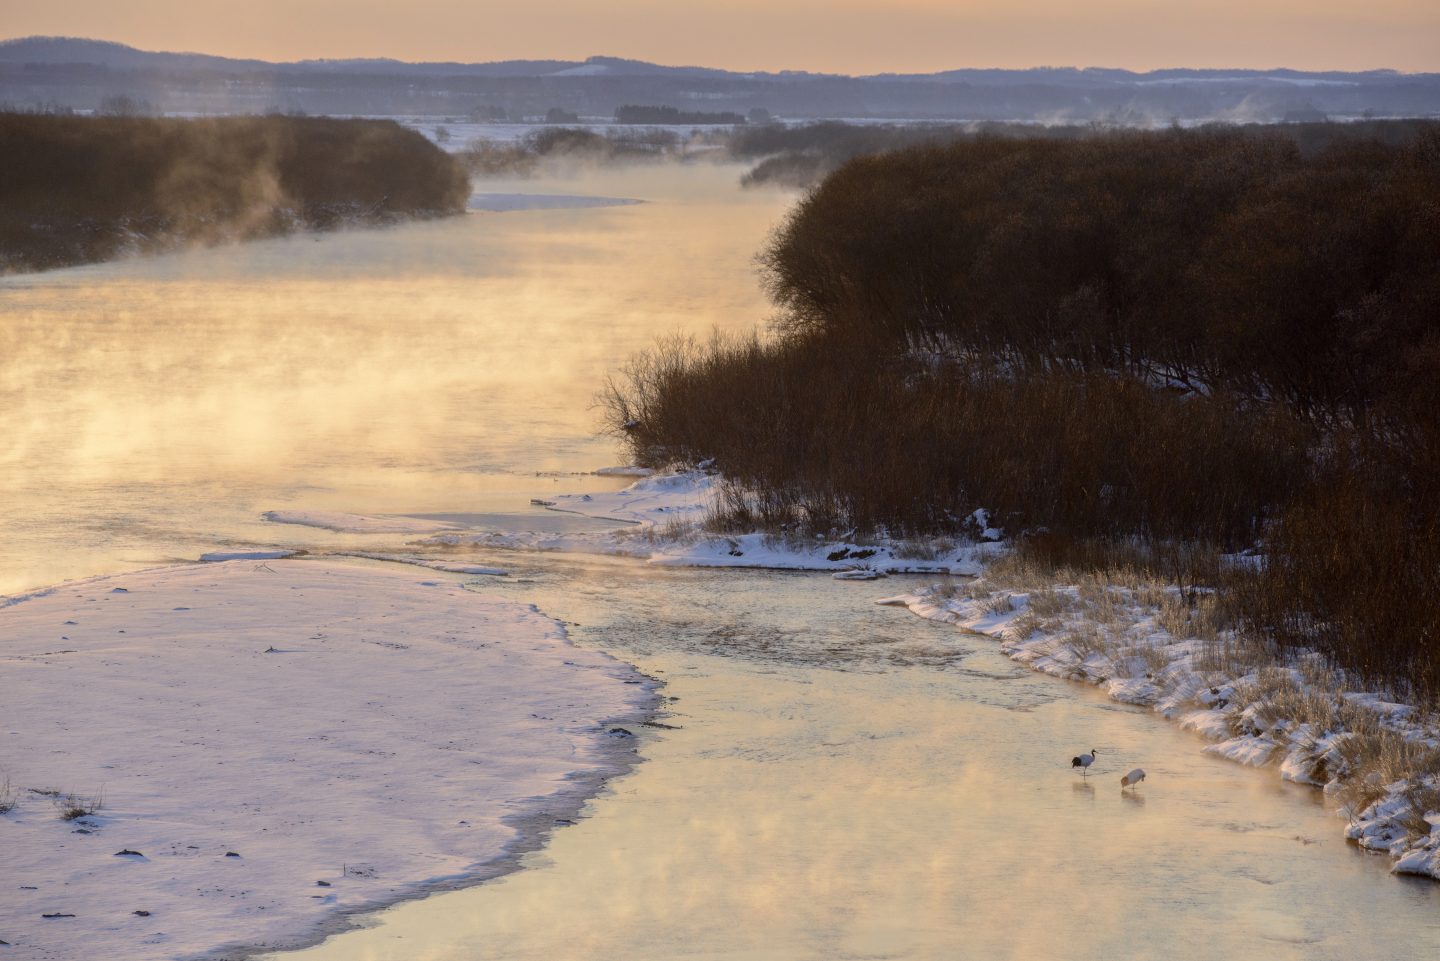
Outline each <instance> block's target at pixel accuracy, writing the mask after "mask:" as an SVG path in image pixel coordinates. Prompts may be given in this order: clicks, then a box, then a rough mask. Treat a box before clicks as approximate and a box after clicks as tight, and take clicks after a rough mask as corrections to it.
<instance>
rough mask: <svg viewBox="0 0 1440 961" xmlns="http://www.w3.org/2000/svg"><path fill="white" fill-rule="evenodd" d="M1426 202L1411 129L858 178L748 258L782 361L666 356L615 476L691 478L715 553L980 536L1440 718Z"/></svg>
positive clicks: (1148, 146) (871, 162) (748, 341)
mask: <svg viewBox="0 0 1440 961" xmlns="http://www.w3.org/2000/svg"><path fill="white" fill-rule="evenodd" d="M1437 197H1440V126H1437V125H1434V124H1425V123H1419V122H1400V123H1394V124H1386V123H1372V124H1365V125H1346V126H1338V125H1336V126H1325V125H1293V126H1289V127H1285V128H1250V129H1203V130H1196V131H1181V130H1167V131H1160V132H1091V133H1089V134H1087V135H1083V136H1081V135H1073V134H1072V133H1071V132H1067V133H1065V134H1064V135H1062V136H1029V135H1027V136H1025V137H1003V136H993V135H982V136H975V137H970V138H968V139H964V140H960V141H956V142H953V143H947V144H927V145H922V146H918V147H914V148H911V149H907V150H902V151H897V152H890V153H883V154H876V155H864V156H859V157H856V158H855V159H852V160H850V161H849V162H847V163H845V164H844V165H843V166H841V167H840V168H839V169H838V170H837V171H836V172H835V173H833V174H832V175H830V176H829V177H827V178H826V179H825V180H824V181H823V182H822V183H820V184H819V185H818V186H817V187H816V188H814V189H813V190H812V191H811V192H810V193H808V194H807V195H806V196H805V197H804V198H803V199H802V200H801V201H800V202H799V204H798V205H797V206H796V207H795V209H794V211H793V213H792V214H791V215H790V216H789V218H788V219H787V220H786V222H785V223H784V224H783V225H782V226H781V227H780V228H779V230H778V231H777V232H776V234H775V235H774V237H773V240H772V242H771V243H770V244H769V246H768V247H767V249H766V250H765V251H764V252H763V254H762V258H761V259H762V264H763V268H764V279H765V284H766V286H767V289H768V291H769V293H770V294H771V296H772V298H773V299H774V301H775V302H776V304H777V305H778V306H779V308H780V313H779V315H778V317H777V319H776V321H775V324H774V328H773V330H772V331H770V332H769V333H767V334H764V335H761V334H758V333H757V334H756V335H754V336H752V337H750V338H745V339H724V338H718V339H716V340H714V341H712V342H710V343H708V344H695V343H692V342H686V341H671V342H668V343H665V344H662V345H660V346H659V347H658V348H656V349H655V350H653V351H651V352H650V353H648V354H646V355H644V356H642V357H640V358H637V359H636V360H635V361H634V362H633V363H632V364H631V365H630V367H629V368H628V369H627V370H626V371H625V372H624V374H623V375H622V376H620V377H619V378H617V379H616V380H615V381H614V382H613V383H612V384H611V385H610V387H609V389H608V391H607V396H606V401H607V406H608V412H609V417H610V420H611V423H612V426H613V427H614V428H615V429H616V430H617V431H618V432H620V433H621V434H622V435H623V436H624V437H625V438H626V440H627V442H628V443H629V445H630V447H631V449H632V453H633V455H634V456H635V458H636V461H637V463H641V464H646V465H650V466H663V465H666V464H671V463H696V462H698V461H700V460H702V459H709V458H713V459H714V460H715V463H716V466H717V467H718V468H719V469H720V470H722V471H723V472H724V474H725V476H726V477H727V479H728V488H727V492H726V495H725V497H724V503H725V512H724V513H725V515H726V516H724V517H720V518H718V519H717V521H716V522H717V524H719V525H722V526H723V525H724V524H726V523H735V524H739V525H744V524H751V523H759V524H762V525H765V526H768V527H771V528H774V529H782V528H783V529H785V530H792V531H793V530H797V529H798V530H807V531H813V532H817V533H835V532H846V531H850V530H854V529H859V530H862V531H867V530H868V531H884V532H887V533H890V534H892V535H901V536H908V535H914V534H951V535H954V534H962V535H963V534H966V533H970V532H971V531H970V528H971V527H972V526H973V524H974V521H973V512H974V511H975V509H976V508H985V509H986V510H988V511H989V513H990V517H991V518H992V521H991V522H992V523H994V524H998V525H1000V526H1003V527H1004V528H1005V529H1006V530H1007V532H1009V533H1010V534H1011V535H1012V537H1013V538H1014V539H1015V540H1016V541H1017V542H1018V543H1019V544H1020V549H1021V550H1022V551H1030V552H1033V553H1034V555H1035V556H1036V557H1037V558H1040V559H1044V560H1046V561H1047V562H1048V563H1051V564H1055V565H1061V564H1070V563H1072V562H1077V561H1078V562H1079V563H1083V564H1088V565H1089V566H1090V567H1091V568H1092V569H1100V570H1103V569H1104V568H1105V562H1104V560H1103V559H1104V558H1105V557H1106V556H1108V555H1111V554H1113V553H1114V552H1116V551H1139V552H1140V553H1142V554H1144V555H1148V556H1154V557H1156V558H1165V561H1164V564H1165V565H1168V567H1167V568H1166V569H1165V573H1166V575H1167V576H1170V577H1171V583H1184V584H1190V585H1201V584H1203V585H1205V586H1207V587H1209V588H1219V589H1223V591H1224V593H1225V597H1226V606H1225V617H1226V618H1227V619H1228V620H1227V624H1231V625H1234V627H1235V628H1236V629H1237V630H1239V631H1241V632H1242V633H1243V634H1244V635H1245V636H1246V637H1247V638H1248V639H1249V641H1248V643H1253V644H1256V645H1259V646H1261V647H1264V648H1266V649H1269V650H1273V651H1277V652H1283V651H1285V650H1299V649H1305V650H1315V651H1319V652H1322V654H1323V655H1324V656H1325V657H1326V658H1328V659H1329V661H1330V663H1331V664H1332V666H1334V667H1336V668H1340V669H1343V670H1345V671H1347V672H1349V673H1350V674H1351V676H1353V677H1357V678H1362V679H1365V680H1367V681H1370V682H1374V683H1380V684H1385V685H1388V686H1390V687H1391V688H1392V689H1393V690H1396V691H1398V692H1400V693H1401V694H1403V695H1404V696H1406V697H1408V698H1411V699H1414V700H1419V701H1429V702H1431V703H1434V700H1435V699H1436V698H1437V696H1440V591H1437V588H1440V521H1437V520H1436V518H1437V517H1440V480H1437V478H1440V423H1437V422H1436V418H1435V414H1434V412H1435V411H1436V410H1437V409H1440V408H1437V401H1440V217H1437V214H1436V209H1437V208H1436V204H1435V201H1436V198H1437ZM726 517H728V518H729V521H727V519H726ZM1241 553H1245V554H1249V555H1259V556H1261V557H1263V562H1255V563H1237V562H1234V561H1233V560H1232V561H1227V562H1225V563H1223V564H1222V563H1218V562H1216V561H1214V560H1213V559H1214V558H1218V557H1222V556H1225V557H1231V558H1233V557H1234V556H1235V555H1237V554H1241ZM1086 558H1088V560H1086ZM1198 558H1211V559H1212V560H1210V561H1206V562H1204V563H1200V562H1199V561H1198V560H1197V559H1198ZM1156 563H1157V564H1158V563H1160V562H1159V561H1157V562H1156ZM1222 582H1223V583H1222ZM1192 596H1193V595H1192Z"/></svg>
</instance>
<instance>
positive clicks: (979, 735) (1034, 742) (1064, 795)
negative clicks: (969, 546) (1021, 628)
mask: <svg viewBox="0 0 1440 961" xmlns="http://www.w3.org/2000/svg"><path fill="white" fill-rule="evenodd" d="M917 583H918V581H917V580H915V579H913V578H890V579H889V580H887V581H881V582H876V583H862V584H855V583H845V582H837V581H834V580H832V579H830V578H828V577H826V576H824V575H808V574H785V573H778V572H761V571H727V572H725V573H723V574H721V575H718V576H717V574H715V573H714V572H705V571H684V570H674V569H661V570H639V569H637V568H636V566H635V565H633V564H631V563H624V562H618V561H617V562H611V561H600V560H566V559H549V558H547V559H541V560H537V561H535V563H534V564H533V565H531V566H529V567H528V568H526V569H522V570H519V571H517V577H516V579H515V580H514V581H513V582H511V583H506V584H495V583H487V584H485V585H482V586H481V587H480V588H477V589H482V588H483V589H484V590H486V591H487V592H494V591H497V590H498V591H501V592H505V593H510V594H513V595H514V596H516V597H519V598H526V599H535V600H538V602H539V603H540V605H541V607H542V609H544V610H546V611H548V612H550V613H552V614H554V615H556V616H559V617H563V618H566V619H567V620H569V621H571V622H572V625H573V626H572V628H571V630H572V633H573V636H574V637H575V638H576V639H577V641H578V642H579V643H581V644H585V645H594V646H597V647H600V648H602V649H604V650H606V651H609V652H611V653H613V654H616V655H617V656H619V657H622V658H624V659H626V660H629V661H631V662H633V663H636V664H638V665H639V666H640V667H641V669H642V670H644V671H646V672H648V673H651V674H653V675H654V676H656V677H659V678H662V679H664V680H665V681H666V682H667V687H666V689H665V691H664V693H665V694H666V695H668V696H671V697H674V698H677V700H675V701H673V702H671V710H672V712H673V713H672V715H671V716H669V717H666V718H663V719H662V723H665V724H669V725H672V726H673V729H645V730H641V731H638V732H637V733H639V734H641V736H642V743H641V745H640V747H639V750H640V751H641V753H642V755H643V756H644V757H645V758H646V759H647V761H648V763H645V764H642V765H640V767H639V768H637V769H636V771H635V772H634V773H633V774H631V775H629V776H627V777H626V778H624V779H623V780H621V781H619V782H618V783H616V784H615V785H614V786H613V791H612V792H611V793H609V794H607V795H605V796H602V797H600V798H598V799H596V800H595V801H593V802H592V803H591V804H590V805H589V807H588V809H587V816H586V817H585V818H584V819H582V820H581V821H579V822H578V823H577V824H575V825H573V826H565V827H561V828H560V829H559V830H557V832H556V833H555V835H554V837H553V838H552V841H551V843H550V844H549V845H548V846H547V847H546V848H545V849H544V850H543V851H542V852H539V853H537V854H534V855H531V856H528V857H527V858H526V864H527V867H528V870H524V871H521V872H520V873H517V874H513V875H509V876H507V877H505V878H503V879H501V880H499V881H495V882H489V883H487V884H485V885H482V886H480V887H477V888H474V889H471V890H468V891H461V892H457V893H452V894H446V895H440V896H437V897H434V898H432V899H430V900H427V901H423V902H417V903H413V904H409V905H403V906H401V907H399V908H396V909H393V910H391V911H388V912H385V913H384V914H381V915H379V916H378V919H377V920H376V921H375V922H374V923H375V925H376V926H374V927H371V928H369V929H366V930H362V931H358V932H354V933H350V934H345V935H341V936H338V937H336V938H334V939H332V940H331V941H330V942H329V943H328V944H326V945H323V946H321V947H318V948H315V949H313V950H310V951H306V952H300V953H296V954H293V955H292V954H287V955H280V956H276V957H275V958H274V961H281V958H283V959H285V961H292V959H293V961H342V959H345V961H420V959H426V961H480V959H536V961H540V959H545V961H561V959H574V961H589V959H616V961H619V959H657V961H658V959H674V958H707V959H736V961H740V959H746V961H759V959H775V961H780V959H815V961H822V959H835V958H886V959H972V958H973V959H995V958H1012V959H1027V961H1028V959H1059V958H1064V959H1074V961H1081V959H1096V961H1100V959H1109V961H1113V959H1117V958H1156V957H1164V958H1170V959H1182V958H1183V959H1192V958H1193V959H1197V961H1199V959H1214V958H1266V959H1272V961H1278V959H1297V961H1298V959H1336V961H1342V959H1358V958H1377V959H1378V958H1386V959H1422V958H1423V959H1430V958H1434V957H1435V956H1436V952H1437V950H1440V885H1436V884H1433V883H1431V882H1428V881H1420V880H1415V879H1398V878H1393V877H1390V876H1389V875H1388V869H1389V859H1388V858H1384V857H1377V856H1374V855H1367V854H1364V853H1362V852H1360V851H1359V850H1358V849H1356V848H1353V847H1351V846H1348V845H1347V844H1345V842H1344V841H1343V840H1342V838H1341V833H1340V827H1341V824H1340V822H1339V821H1338V819H1337V818H1336V817H1335V816H1334V815H1332V814H1330V813H1329V812H1328V811H1327V810H1326V809H1325V808H1324V807H1323V806H1322V804H1321V803H1320V796H1319V793H1318V792H1317V791H1315V790H1313V789H1310V788H1305V787H1299V786H1296V785H1289V784H1285V783H1283V782H1281V781H1280V780H1279V778H1278V777H1277V776H1276V774H1275V773H1274V772H1273V771H1269V770H1264V771H1257V770H1254V769H1249V768H1244V767H1241V766H1239V765H1236V764H1233V763H1231V762H1228V761H1223V760H1219V759H1216V758H1212V757H1209V756H1207V755H1205V754H1203V753H1201V747H1202V746H1203V742H1202V741H1201V740H1200V739H1199V738H1198V737H1197V736H1195V735H1193V734H1189V733H1186V732H1183V731H1180V730H1178V729H1176V728H1175V726H1174V725H1171V724H1169V723H1168V722H1166V721H1164V720H1162V719H1160V718H1158V717H1156V716H1155V715H1153V714H1151V713H1149V712H1147V711H1142V710H1138V709H1135V708H1130V707H1126V706H1123V705H1119V704H1116V703H1114V702H1111V701H1109V700H1108V699H1106V698H1105V697H1104V696H1103V695H1102V694H1101V693H1100V692H1098V691H1096V690H1094V689H1092V688H1089V687H1087V686H1084V685H1080V684H1069V683H1065V682H1061V681H1057V680H1055V679H1053V678H1050V677H1047V676H1044V675H1040V674H1036V673H1034V672H1031V671H1029V670H1026V669H1023V668H1020V667H1019V666H1017V665H1016V664H1014V663H1013V662H1011V661H1009V660H1008V659H1006V658H1005V657H1003V656H1002V655H1000V654H999V653H998V651H997V650H996V645H995V644H994V642H992V641H989V640H986V639H983V638H975V637H968V636H965V635H962V634H960V633H958V632H957V631H955V630H954V629H953V628H951V627H948V626H945V625H940V624H936V623H933V622H929V621H923V620H920V619H919V618H916V617H914V616H913V615H911V614H909V613H908V612H906V611H904V610H903V609H897V608H891V607H877V606H875V605H874V604H873V603H871V600H872V599H873V598H874V597H876V596H879V592H881V591H901V590H905V589H908V588H912V587H914V586H915V585H916V584H917ZM1092 747H1093V748H1096V749H1097V750H1098V751H1099V758H1098V760H1097V762H1096V764H1095V767H1094V769H1093V770H1094V773H1092V774H1091V775H1090V776H1089V777H1088V778H1086V777H1082V776H1080V775H1078V774H1076V773H1074V772H1072V771H1071V769H1070V766H1069V759H1070V757H1071V756H1073V755H1074V754H1076V753H1079V752H1081V751H1085V750H1088V749H1089V748H1092ZM1137 765H1138V766H1143V767H1144V768H1145V770H1146V771H1147V772H1148V774H1149V777H1148V779H1147V780H1146V781H1145V782H1144V783H1143V784H1142V785H1140V787H1139V788H1138V789H1136V790H1134V791H1123V792H1122V790H1121V787H1120V776H1121V774H1123V773H1124V772H1125V771H1128V770H1129V769H1130V768H1131V767H1134V766H1137Z"/></svg>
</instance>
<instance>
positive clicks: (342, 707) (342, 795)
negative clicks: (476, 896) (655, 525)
mask: <svg viewBox="0 0 1440 961" xmlns="http://www.w3.org/2000/svg"><path fill="white" fill-rule="evenodd" d="M0 685H3V688H4V690H5V696H4V697H3V699H0V732H3V741H0V744H3V753H0V784H3V783H4V781H5V779H6V778H8V779H9V781H10V785H11V788H12V789H13V791H14V792H15V797H16V801H17V803H16V806H15V808H14V809H13V810H12V811H10V812H9V813H8V814H3V815H0V850H3V852H4V858H3V860H4V878H5V886H4V889H3V892H0V937H3V939H4V940H6V941H8V942H10V944H11V946H10V947H6V948H3V949H0V950H4V951H5V952H6V954H5V956H6V957H7V958H16V959H19V958H25V959H31V958H40V957H46V958H61V957H65V958H82V957H88V958H100V957H123V958H126V959H127V961H139V959H152V958H153V959H159V958H175V957H189V956H193V955H195V954H198V953H201V952H205V951H210V950H212V949H215V948H217V947H218V946H220V945H224V944H236V943H245V944H255V943H261V942H263V943H265V944H268V945H272V946H278V945H284V944H294V943H297V942H300V941H303V940H306V939H307V938H313V937H314V936H315V935H316V934H318V933H319V932H320V931H321V930H324V929H326V928H333V927H334V926H335V925H336V924H337V923H338V920H339V918H340V916H341V915H342V913H348V912H351V911H354V910H356V909H359V908H363V907H373V906H377V905H381V904H385V903H390V902H393V901H396V900H398V899H401V898H403V897H407V896H414V895H416V894H418V893H421V892H423V891H424V890H427V889H429V888H433V887H446V886H453V885H454V884H456V883H459V882H460V881H462V880H464V879H467V878H468V879H473V878H475V877H478V876H485V875H487V874H494V873H498V872H499V871H500V870H502V869H503V866H504V865H505V863H506V862H505V860H504V859H505V858H506V857H507V855H509V854H512V853H513V852H512V850H511V849H512V846H513V845H515V844H517V843H518V842H521V840H522V835H523V836H524V837H525V838H533V837H534V836H535V834H536V832H537V831H539V830H545V829H548V828H549V827H550V826H552V825H553V824H554V823H555V821H556V819H559V818H567V817H569V816H571V814H572V813H573V812H574V810H576V809H577V808H578V805H579V803H580V801H581V800H582V799H583V797H585V796H588V795H589V794H593V793H594V791H595V790H596V789H597V786H598V782H599V780H600V779H603V778H604V777H606V776H609V775H612V774H615V773H618V772H620V771H623V770H625V769H626V768H627V767H628V765H629V764H630V763H631V760H632V759H633V755H632V754H631V753H630V749H629V747H627V746H625V745H624V744H622V743H621V742H620V741H618V740H617V739H614V738H608V737H606V736H605V731H606V730H607V729H608V728H609V723H610V722H611V721H612V720H613V719H617V718H625V717H633V716H635V715H636V714H637V713H639V712H641V711H642V710H643V709H644V707H645V706H646V705H647V704H648V701H649V698H650V697H651V694H650V693H649V691H648V687H647V685H645V684H643V683H641V679H640V678H639V677H638V676H637V675H635V673H634V672H633V671H632V670H631V669H630V668H628V667H627V666H625V665H622V664H620V663H619V662H617V661H615V660H613V659H611V658H609V657H608V656H606V655H603V654H600V653H597V652H593V651H585V650H579V649H576V648H574V647H573V646H571V645H570V644H569V642H568V641H567V639H566V637H565V634H564V631H563V628H562V627H561V626H560V625H559V624H557V623H556V622H555V621H553V620H551V619H549V618H547V617H544V616H542V615H541V614H539V613H538V612H537V611H536V610H535V609H534V608H533V607H530V606H529V605H524V604H517V603H514V602H510V601H499V600H491V599H487V598H485V597H482V596H480V595H478V594H475V593H473V592H470V591H467V590H464V589H462V588H461V587H460V584H459V583H458V582H457V581H455V580H452V579H437V578H435V576H434V575H433V574H431V573H429V572H426V573H424V574H421V573H419V572H417V571H415V570H414V569H411V568H396V569H393V570H392V569H388V568H380V567H376V566H359V565H356V564H353V563H344V562H337V561H333V560H330V561H315V560H269V561H266V562H260V563H257V562H255V561H231V562H228V563H220V564H205V565H191V566H185V567H172V568H162V569H158V570H151V571H144V572H139V573H133V574H125V575H119V576H113V577H109V578H101V579H95V580H90V581H82V582H73V583H67V584H63V585H60V586H58V587H56V588H53V589H51V590H49V591H45V592H37V593H36V594H34V595H32V596H30V597H28V598H26V599H22V600H20V601H19V602H18V603H15V604H13V605H11V606H8V607H5V608H3V609H0ZM51 791H59V792H60V793H61V794H62V795H63V794H66V793H69V792H75V793H76V794H78V795H82V796H85V797H90V796H96V795H100V796H103V807H102V808H101V809H100V810H99V811H98V813H97V814H96V815H95V816H91V817H84V818H80V819H78V820H73V821H65V820H62V819H61V817H60V816H59V815H58V813H57V806H56V803H55V801H54V799H52V798H51V797H50V796H47V795H48V794H49V792H51ZM125 852H130V853H125ZM138 912H149V914H148V916H146V915H142V914H140V913H138ZM47 914H51V915H62V917H55V918H49V919H47V918H44V917H43V916H44V915H47ZM68 915H73V917H69V916H68Z"/></svg>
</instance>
